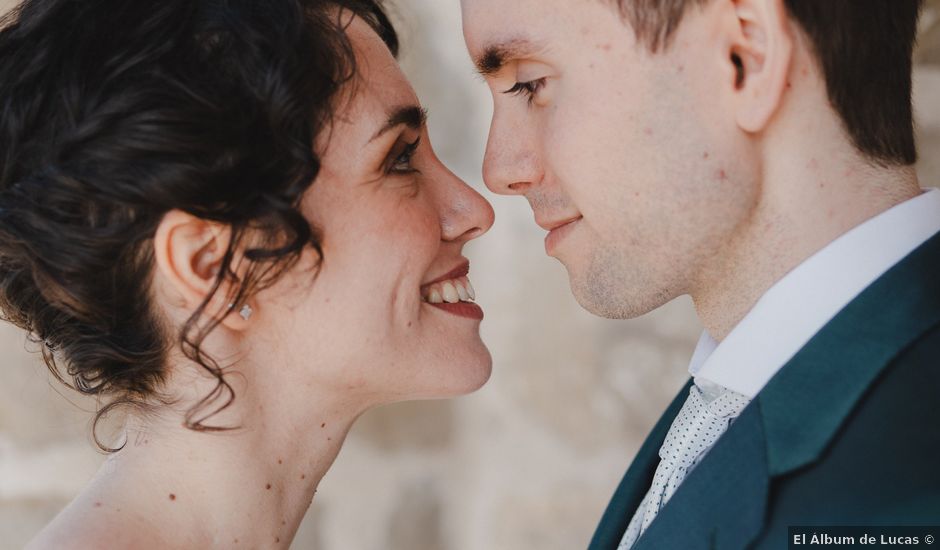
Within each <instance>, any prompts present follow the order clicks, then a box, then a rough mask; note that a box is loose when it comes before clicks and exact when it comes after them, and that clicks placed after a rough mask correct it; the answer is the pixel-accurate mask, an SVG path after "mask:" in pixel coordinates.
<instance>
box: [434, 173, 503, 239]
mask: <svg viewBox="0 0 940 550" xmlns="http://www.w3.org/2000/svg"><path fill="white" fill-rule="evenodd" d="M443 177H444V178H446V179H447V181H446V184H445V185H442V187H443V188H445V189H447V192H445V193H442V194H441V196H440V200H441V203H440V213H441V239H442V240H444V241H448V242H460V243H464V242H467V241H470V240H473V239H475V238H477V237H479V236H480V235H483V234H484V233H486V232H487V231H489V229H490V227H492V226H493V220H494V218H495V214H494V213H493V207H492V206H491V205H490V203H489V202H488V201H487V200H486V199H484V198H483V195H481V194H479V193H477V192H476V191H475V190H474V189H473V188H472V187H470V186H469V185H467V184H466V183H465V182H464V181H463V180H462V179H460V178H458V177H457V176H456V175H454V174H453V173H452V172H450V170H447V169H446V168H445V169H444V175H443Z"/></svg>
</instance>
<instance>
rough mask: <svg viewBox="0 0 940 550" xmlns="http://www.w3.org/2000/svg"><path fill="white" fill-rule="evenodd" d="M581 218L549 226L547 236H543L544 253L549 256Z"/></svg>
mask: <svg viewBox="0 0 940 550" xmlns="http://www.w3.org/2000/svg"><path fill="white" fill-rule="evenodd" d="M581 218H582V216H577V217H574V218H569V219H567V220H562V221H560V222H557V223H553V224H551V225H550V226H549V227H551V229H549V230H548V235H545V253H546V254H548V255H549V256H551V255H552V252H553V251H554V250H555V248H557V247H558V245H559V243H561V241H562V240H563V239H564V238H565V236H567V235H568V233H571V231H572V230H573V229H574V228H575V226H576V225H577V224H578V222H579V221H581ZM540 225H541V224H540ZM543 227H544V226H543Z"/></svg>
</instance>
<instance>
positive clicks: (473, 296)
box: [463, 277, 477, 300]
mask: <svg viewBox="0 0 940 550" xmlns="http://www.w3.org/2000/svg"><path fill="white" fill-rule="evenodd" d="M463 282H464V284H466V285H467V294H469V295H470V299H471V300H476V299H477V293H476V292H474V291H473V285H471V284H470V279H468V278H466V277H464V279H463Z"/></svg>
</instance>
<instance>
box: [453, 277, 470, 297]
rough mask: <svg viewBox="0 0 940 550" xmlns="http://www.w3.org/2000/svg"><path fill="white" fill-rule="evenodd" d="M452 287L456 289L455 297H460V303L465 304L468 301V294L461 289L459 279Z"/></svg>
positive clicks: (461, 283)
mask: <svg viewBox="0 0 940 550" xmlns="http://www.w3.org/2000/svg"><path fill="white" fill-rule="evenodd" d="M454 287H456V288H457V296H460V301H461V302H466V301H467V300H469V299H470V293H469V292H467V289H466V288H464V287H463V281H461V280H459V279H458V280H456V281H454Z"/></svg>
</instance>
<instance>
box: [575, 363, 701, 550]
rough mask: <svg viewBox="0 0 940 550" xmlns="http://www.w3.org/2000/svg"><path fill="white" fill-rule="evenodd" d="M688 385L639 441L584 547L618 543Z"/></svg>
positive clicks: (601, 548) (592, 549)
mask: <svg viewBox="0 0 940 550" xmlns="http://www.w3.org/2000/svg"><path fill="white" fill-rule="evenodd" d="M691 386H692V380H691V379H689V380H688V381H687V382H686V383H685V385H684V386H683V387H682V389H681V390H680V391H679V393H678V395H676V397H675V398H674V399H673V400H672V403H671V404H670V405H669V407H668V408H667V409H666V412H664V413H663V415H662V416H661V417H660V419H659V421H658V422H657V423H656V425H655V426H654V427H653V431H652V432H650V434H649V435H648V436H647V437H646V441H644V442H643V446H642V447H640V450H639V452H638V453H637V455H636V458H634V459H633V462H632V463H631V464H630V468H629V469H628V470H627V473H626V474H625V475H624V476H623V479H622V480H621V481H620V485H619V486H618V487H617V490H616V491H615V492H614V496H613V498H612V499H611V500H610V504H608V505H607V510H606V511H605V512H604V516H603V517H602V518H601V522H600V525H599V526H598V527H597V531H596V532H595V533H594V538H592V539H591V544H590V546H589V547H588V550H608V549H615V548H617V545H618V544H620V539H621V538H623V533H624V531H626V530H627V524H629V523H630V518H631V517H633V512H634V511H636V508H637V506H639V505H640V501H641V500H643V496H644V495H646V491H647V490H649V487H650V483H652V479H653V474H654V473H655V472H656V466H658V465H659V448H660V447H661V446H662V444H663V440H664V439H666V433H667V432H668V431H669V427H670V426H672V421H673V420H674V419H675V417H676V415H677V414H679V409H681V408H682V404H683V403H685V399H686V397H688V395H689V388H690V387H691Z"/></svg>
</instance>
